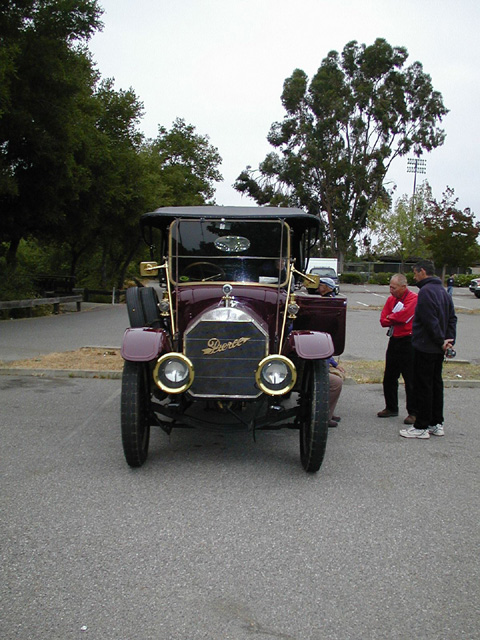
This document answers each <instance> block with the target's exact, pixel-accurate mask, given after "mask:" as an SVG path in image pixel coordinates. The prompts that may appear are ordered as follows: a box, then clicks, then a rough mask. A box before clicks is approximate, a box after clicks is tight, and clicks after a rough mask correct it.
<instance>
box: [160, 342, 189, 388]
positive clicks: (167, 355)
mask: <svg viewBox="0 0 480 640" xmlns="http://www.w3.org/2000/svg"><path fill="white" fill-rule="evenodd" d="M175 358H176V359H177V360H180V361H182V362H184V363H185V364H186V365H187V368H188V378H187V381H186V382H185V383H184V384H183V385H182V386H181V387H175V388H173V389H172V388H171V387H169V386H167V385H166V384H164V383H163V382H162V381H161V380H160V379H159V375H158V372H159V369H160V366H161V365H162V363H163V362H164V361H165V360H171V359H175ZM194 377H195V372H194V368H193V364H192V362H191V360H190V359H189V358H187V356H185V355H183V353H178V352H176V351H171V352H170V353H165V354H164V355H163V356H160V358H159V359H158V360H157V364H156V365H155V368H154V370H153V380H154V382H155V384H156V385H157V387H158V388H159V389H161V390H162V391H165V393H183V392H184V391H186V390H187V389H189V388H190V387H191V386H192V383H193V380H194Z"/></svg>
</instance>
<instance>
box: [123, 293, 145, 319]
mask: <svg viewBox="0 0 480 640" xmlns="http://www.w3.org/2000/svg"><path fill="white" fill-rule="evenodd" d="M143 288H144V287H129V288H128V289H127V291H126V292H125V300H126V302H127V311H128V319H129V320H130V326H131V327H133V328H138V327H144V326H145V314H144V312H143V306H142V301H141V298H140V289H143Z"/></svg>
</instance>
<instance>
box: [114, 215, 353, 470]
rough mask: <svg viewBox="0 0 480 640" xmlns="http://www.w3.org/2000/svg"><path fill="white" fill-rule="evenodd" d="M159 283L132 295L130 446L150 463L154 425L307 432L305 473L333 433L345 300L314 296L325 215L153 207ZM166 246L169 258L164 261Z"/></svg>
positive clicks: (147, 227)
mask: <svg viewBox="0 0 480 640" xmlns="http://www.w3.org/2000/svg"><path fill="white" fill-rule="evenodd" d="M140 224H141V228H142V232H143V237H144V239H145V241H146V242H147V244H148V245H149V246H150V249H151V261H150V262H148V263H142V267H141V270H142V272H143V274H144V275H147V274H148V275H151V276H153V277H155V278H157V277H158V280H156V282H155V283H153V286H143V287H131V288H130V289H128V290H127V308H128V313H129V319H130V325H131V326H130V328H129V329H127V331H126V332H125V336H124V339H123V344H122V356H123V358H124V360H125V365H124V372H123V380H122V441H123V447H124V452H125V457H126V459H127V462H128V464H129V465H130V466H132V467H138V466H140V465H142V464H143V463H144V462H145V460H146V458H147V454H148V441H149V434H150V427H151V426H160V427H161V428H163V429H164V431H166V432H167V433H170V432H171V430H172V429H174V428H182V427H190V428H200V429H209V428H210V429H211V428H215V429H218V428H221V429H222V430H229V429H242V430H249V431H252V432H253V433H255V431H257V430H260V429H262V430H265V429H276V428H282V427H289V428H296V429H299V431H300V457H301V462H302V465H303V467H304V468H305V470H306V471H310V472H311V471H317V470H318V469H319V467H320V465H321V463H322V460H323V457H324V454H325V447H326V441H327V434H328V381H329V373H328V369H329V358H330V357H331V356H332V355H334V354H336V355H339V354H341V353H342V352H343V349H344V344H345V318H346V303H347V301H346V299H345V298H322V297H321V296H318V295H309V293H308V291H307V290H306V288H305V285H308V284H311V285H312V286H313V287H314V286H315V282H313V283H311V282H310V281H309V276H306V275H305V274H304V272H303V269H304V266H305V265H306V263H307V261H308V257H309V252H310V249H311V248H312V247H313V246H314V243H315V241H316V240H317V234H318V228H319V221H318V219H317V218H316V217H314V216H311V215H308V214H305V213H304V212H302V211H301V210H299V209H290V208H273V207H215V206H211V207H170V208H162V209H158V210H156V211H153V212H150V213H147V214H144V215H143V216H142V218H141V221H140ZM155 252H157V253H158V255H159V256H160V258H161V260H160V262H155Z"/></svg>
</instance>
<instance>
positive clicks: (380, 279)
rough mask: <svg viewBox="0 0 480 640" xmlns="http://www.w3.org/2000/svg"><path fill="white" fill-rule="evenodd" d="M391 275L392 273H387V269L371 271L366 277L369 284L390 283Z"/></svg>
mask: <svg viewBox="0 0 480 640" xmlns="http://www.w3.org/2000/svg"><path fill="white" fill-rule="evenodd" d="M393 275H394V274H393V273H389V272H387V271H382V272H380V273H372V275H371V276H370V278H369V279H368V282H369V283H370V284H390V280H391V278H392V276H393Z"/></svg>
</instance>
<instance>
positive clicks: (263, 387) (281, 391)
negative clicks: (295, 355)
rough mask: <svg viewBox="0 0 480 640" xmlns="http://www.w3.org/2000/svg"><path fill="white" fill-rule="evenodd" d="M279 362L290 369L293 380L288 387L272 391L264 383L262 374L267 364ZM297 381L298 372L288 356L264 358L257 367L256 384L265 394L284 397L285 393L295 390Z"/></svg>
mask: <svg viewBox="0 0 480 640" xmlns="http://www.w3.org/2000/svg"><path fill="white" fill-rule="evenodd" d="M278 360H280V361H281V362H284V363H285V364H286V365H287V367H288V368H289V369H290V373H291V376H292V379H291V380H290V382H289V384H288V385H287V386H286V387H282V388H281V389H270V388H269V387H267V386H266V385H265V384H264V383H263V382H262V377H261V375H260V374H261V372H262V369H263V367H265V365H266V364H268V363H269V362H271V361H278ZM296 381H297V370H296V368H295V365H294V364H293V362H292V361H291V360H290V358H287V357H286V356H281V355H270V356H267V357H266V358H263V360H261V361H260V363H259V365H258V367H257V370H256V371H255V382H256V383H257V385H258V386H259V388H260V389H261V390H262V391H263V393H266V394H267V395H269V396H281V395H284V394H285V393H288V392H289V391H291V390H292V389H293V387H294V386H295V383H296Z"/></svg>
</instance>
